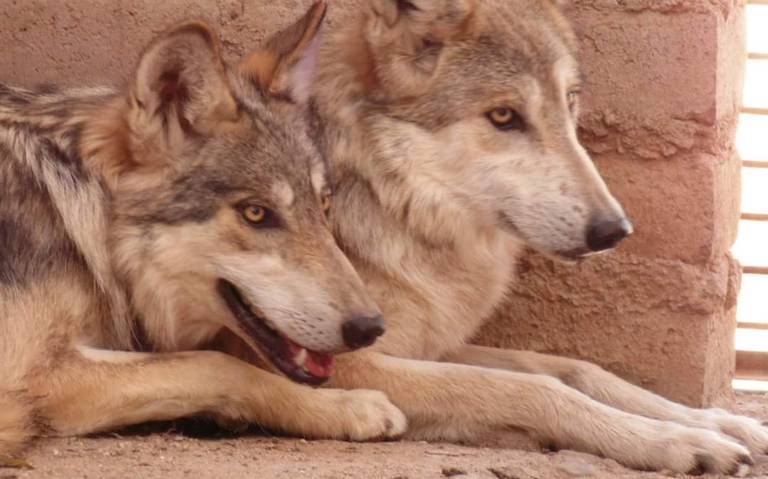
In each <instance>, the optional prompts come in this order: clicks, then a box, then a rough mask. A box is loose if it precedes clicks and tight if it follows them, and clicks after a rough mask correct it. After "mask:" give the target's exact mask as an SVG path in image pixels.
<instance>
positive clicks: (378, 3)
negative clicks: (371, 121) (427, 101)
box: [364, 0, 477, 100]
mask: <svg viewBox="0 0 768 479" xmlns="http://www.w3.org/2000/svg"><path fill="white" fill-rule="evenodd" d="M476 1H477V0H371V3H370V7H371V8H370V11H369V13H368V18H367V21H366V25H365V30H364V37H365V40H366V42H367V46H368V49H367V52H366V53H367V54H368V55H370V57H371V61H370V62H369V64H370V66H371V69H372V72H373V73H374V74H375V76H376V80H377V81H376V85H377V86H378V87H380V88H379V89H378V91H377V94H378V95H383V96H385V97H386V98H388V99H390V100H392V99H394V98H398V97H407V96H412V95H414V94H418V93H419V92H420V91H421V90H423V89H426V88H429V79H430V78H431V76H432V74H433V73H434V70H435V68H436V67H437V65H438V62H439V59H440V55H441V53H442V47H443V45H444V44H445V43H447V42H449V41H451V40H456V39H460V38H463V37H465V36H466V35H468V34H470V33H471V31H472V26H473V18H474V15H473V13H474V8H475V2H476Z"/></svg>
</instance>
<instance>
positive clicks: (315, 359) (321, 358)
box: [283, 336, 333, 378]
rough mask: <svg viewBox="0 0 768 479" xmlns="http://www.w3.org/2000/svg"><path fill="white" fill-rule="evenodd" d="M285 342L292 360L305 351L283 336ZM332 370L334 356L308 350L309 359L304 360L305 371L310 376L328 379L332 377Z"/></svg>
mask: <svg viewBox="0 0 768 479" xmlns="http://www.w3.org/2000/svg"><path fill="white" fill-rule="evenodd" d="M283 340H284V341H285V343H286V344H287V345H288V354H290V357H291V359H292V358H294V357H295V356H296V354H298V352H299V351H301V350H302V349H303V348H302V347H301V346H299V345H298V344H296V343H294V342H293V341H291V340H290V339H288V338H287V337H285V336H283ZM332 368H333V356H332V355H330V354H325V353H318V352H315V351H310V350H309V349H307V359H305V360H304V369H306V370H307V372H308V373H309V374H311V375H312V376H315V377H317V378H327V377H330V375H331V369H332Z"/></svg>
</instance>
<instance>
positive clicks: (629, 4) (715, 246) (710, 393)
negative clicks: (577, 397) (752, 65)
mask: <svg viewBox="0 0 768 479" xmlns="http://www.w3.org/2000/svg"><path fill="white" fill-rule="evenodd" d="M309 3H310V1H309V0H284V1H266V0H261V1H246V0H167V1H163V2H157V1H154V0H114V1H108V0H68V1H66V2H53V1H50V0H25V1H19V0H0V7H1V8H0V45H5V46H6V47H5V48H3V49H0V65H1V66H0V81H4V82H9V83H13V84H18V85H26V86H33V85H35V84H39V83H57V84H63V85H100V84H119V82H120V81H121V79H122V78H124V77H125V75H126V74H127V73H129V72H130V71H131V68H132V66H133V64H134V62H135V59H136V57H137V54H138V51H139V50H140V49H141V47H142V46H143V45H144V44H145V42H146V41H147V40H148V39H149V38H150V37H151V36H152V34H153V33H154V32H157V31H159V30H161V29H163V28H164V27H166V26H167V25H168V24H170V23H172V22H174V21H177V20H180V19H183V18H188V17H201V18H205V19H207V20H209V21H210V22H212V23H213V24H214V25H216V26H217V27H218V29H219V32H220V35H221V38H222V40H223V42H224V45H225V49H226V53H227V55H228V57H229V58H231V59H236V58H237V57H239V56H240V55H242V54H244V53H245V52H247V51H248V50H249V49H250V48H251V47H252V46H253V45H255V44H256V43H258V42H259V41H260V40H262V39H263V38H264V37H265V35H267V34H269V33H270V32H273V31H275V30H277V29H278V28H280V27H281V26H283V25H285V24H287V23H288V22H289V21H291V19H293V18H294V17H295V16H296V15H297V13H298V12H299V11H300V10H302V9H303V8H304V7H305V6H307V5H308V4H309ZM330 3H331V6H332V14H331V23H333V22H334V20H335V18H337V17H338V13H340V12H342V11H343V9H345V8H346V7H348V6H350V5H353V4H355V3H357V0H331V2H330ZM572 17H573V19H574V22H575V24H576V25H577V27H578V29H579V31H580V37H581V39H582V44H583V65H584V71H585V74H586V83H587V88H586V92H585V102H584V103H585V104H584V115H583V119H582V121H581V125H582V138H583V140H584V143H585V145H586V146H587V147H588V148H589V149H590V151H591V152H592V153H593V156H594V158H595V161H596V162H597V164H598V165H599V167H600V170H601V171H602V172H603V174H604V176H605V178H606V180H607V182H608V183H609V185H610V186H611V188H612V190H613V191H614V193H615V194H616V196H617V197H618V198H619V199H620V200H621V201H622V202H623V203H624V205H625V206H626V209H627V211H628V213H629V214H630V216H631V217H632V219H633V221H634V223H635V226H636V229H637V234H636V235H635V236H634V237H632V238H631V239H630V240H629V241H627V242H626V244H624V245H623V246H622V247H621V249H620V251H619V252H617V253H614V254H612V255H610V256H606V257H602V258H598V259H594V260H590V261H588V262H585V263H583V264H581V265H577V266H565V265H558V264H554V263H552V262H550V261H548V260H546V259H543V258H540V257H537V256H535V255H531V256H529V257H527V258H526V259H525V260H524V261H523V263H522V265H521V267H520V282H519V283H518V284H517V285H516V286H515V287H514V290H513V294H512V295H511V297H510V301H509V304H508V305H507V307H505V308H504V309H503V311H501V312H500V313H499V315H498V318H497V319H496V320H495V321H494V322H493V323H492V324H490V325H489V326H488V327H487V328H486V329H485V330H484V331H483V333H482V334H481V335H480V338H479V340H480V341H482V342H485V343H488V344H495V345H501V346H509V347H517V348H530V349H535V350H538V351H545V352H556V353H562V354H567V355H570V356H574V357H582V358H589V359H592V360H595V361H596V362H598V363H600V364H602V365H603V366H605V367H607V368H609V369H611V370H613V371H615V372H617V373H619V374H621V375H622V376H624V377H626V378H628V379H630V380H632V381H634V382H636V383H638V384H642V385H645V386H647V387H650V388H652V389H654V390H656V391H658V392H660V393H662V394H665V395H667V396H669V397H672V398H675V399H678V400H683V401H686V402H688V403H691V404H701V403H711V402H713V401H718V402H723V401H727V400H728V399H729V397H730V387H729V380H730V374H731V372H732V370H733V367H734V357H733V345H732V343H733V341H732V337H733V331H734V327H735V323H734V302H735V298H736V291H737V289H738V278H739V276H738V272H737V271H738V269H737V267H736V265H735V264H734V263H733V261H732V259H731V258H730V257H729V256H728V255H727V250H728V248H729V246H730V244H731V243H732V241H733V239H734V234H735V229H736V222H737V211H738V190H739V188H738V161H737V158H736V156H735V153H734V151H733V149H732V138H733V132H734V126H735V123H736V118H737V105H738V103H739V95H740V84H741V68H742V61H743V60H742V58H743V56H742V52H743V47H742V43H743V38H742V36H743V8H742V7H741V6H740V2H739V1H738V0H664V1H659V0H623V1H620V2H617V1H615V0H576V5H575V8H574V9H573V12H572Z"/></svg>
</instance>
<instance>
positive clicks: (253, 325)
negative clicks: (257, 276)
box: [217, 279, 328, 386]
mask: <svg viewBox="0 0 768 479" xmlns="http://www.w3.org/2000/svg"><path fill="white" fill-rule="evenodd" d="M217 289H218V291H219V294H221V296H222V298H224V301H225V302H226V303H227V306H228V307H229V310H230V311H231V312H232V314H233V315H234V316H235V319H237V322H238V324H239V325H240V327H241V328H242V329H243V331H245V333H246V334H248V336H249V337H250V338H251V339H253V341H254V342H255V343H256V344H257V345H258V346H259V349H261V351H262V352H263V353H264V354H265V355H266V356H267V358H269V360H270V361H271V362H272V364H273V365H274V366H275V367H276V368H277V369H278V370H279V371H280V372H281V373H283V374H284V375H285V376H286V377H287V378H289V379H291V380H292V381H294V382H297V383H301V384H308V385H310V386H320V385H322V384H323V383H325V382H326V381H327V380H328V378H325V377H317V376H313V375H311V374H309V373H308V372H306V371H305V370H304V369H302V368H300V367H297V366H296V365H295V364H293V363H292V362H291V361H290V359H288V357H289V355H290V349H289V347H288V344H287V343H286V342H285V340H284V339H283V338H281V337H280V335H279V334H278V333H277V331H275V330H274V329H272V328H270V327H269V326H267V323H266V321H265V319H264V318H263V317H260V316H257V315H256V314H255V313H254V312H253V311H252V310H251V309H250V308H249V307H248V306H246V305H245V302H244V301H243V299H242V296H241V294H240V291H238V289H237V288H236V287H235V285H233V284H232V283H230V282H229V281H226V280H224V279H220V280H219V281H218V284H217Z"/></svg>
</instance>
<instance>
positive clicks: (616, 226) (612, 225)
mask: <svg viewBox="0 0 768 479" xmlns="http://www.w3.org/2000/svg"><path fill="white" fill-rule="evenodd" d="M632 231H633V228H632V223H630V222H629V220H628V219H627V218H626V217H624V216H615V215H611V216H606V215H597V216H595V217H594V218H593V219H592V221H591V223H590V225H589V227H588V228H587V246H588V247H589V249H590V251H592V252H594V253H598V252H600V251H606V250H609V249H612V248H615V247H616V245H618V244H619V243H620V242H621V240H623V239H624V238H626V237H627V236H629V235H631V234H632Z"/></svg>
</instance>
